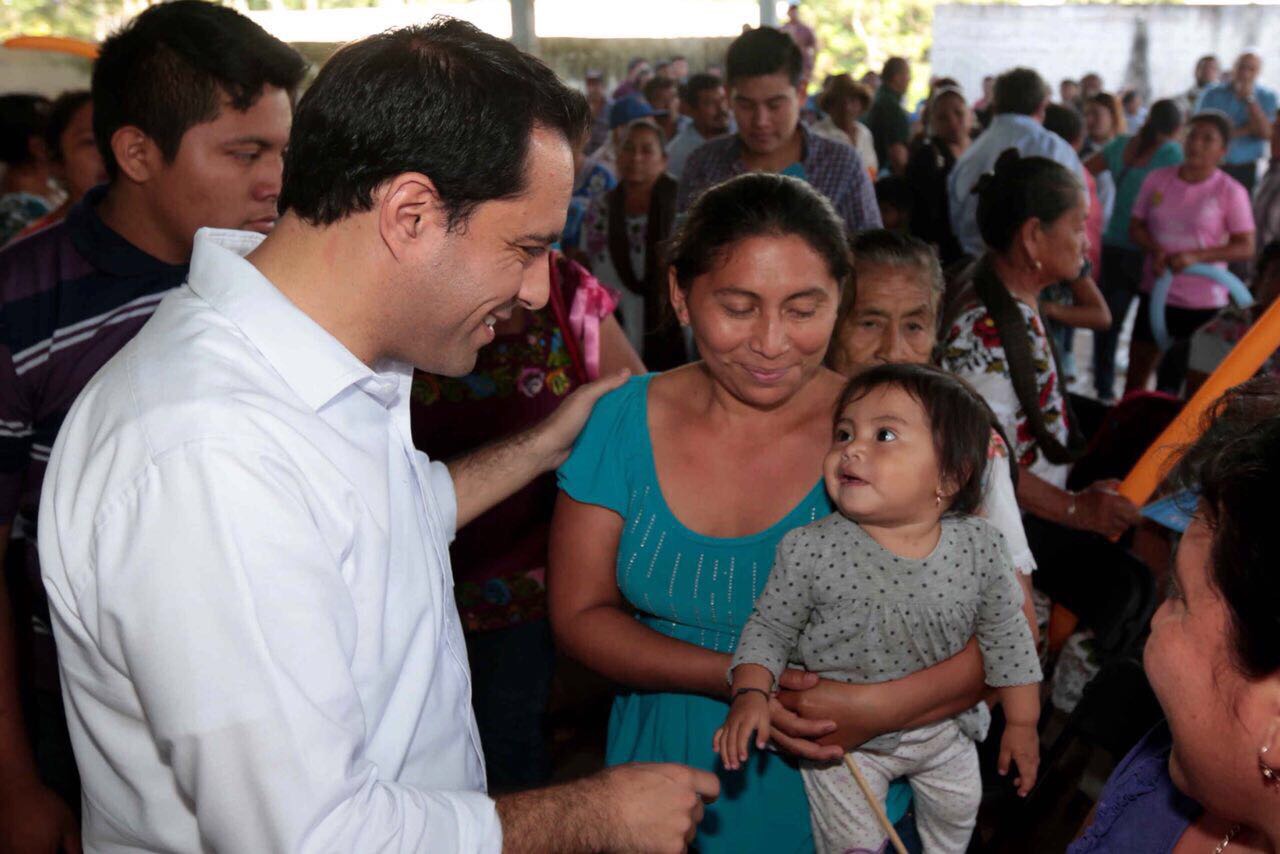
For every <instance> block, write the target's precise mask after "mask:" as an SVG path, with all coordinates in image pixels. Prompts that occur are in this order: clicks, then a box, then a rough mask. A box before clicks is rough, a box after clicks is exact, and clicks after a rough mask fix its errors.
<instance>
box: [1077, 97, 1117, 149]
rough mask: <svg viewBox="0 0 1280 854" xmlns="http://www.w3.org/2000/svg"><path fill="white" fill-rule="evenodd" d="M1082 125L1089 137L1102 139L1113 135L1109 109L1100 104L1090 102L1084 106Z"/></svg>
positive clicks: (1113, 125) (1112, 123)
mask: <svg viewBox="0 0 1280 854" xmlns="http://www.w3.org/2000/svg"><path fill="white" fill-rule="evenodd" d="M1084 126H1085V131H1086V132H1087V133H1088V134H1089V138H1090V139H1094V140H1104V139H1111V137H1113V136H1115V123H1114V122H1113V121H1112V120H1111V111H1110V110H1108V109H1107V108H1106V107H1104V106H1102V105H1101V104H1094V103H1090V104H1089V105H1088V106H1087V107H1085V108H1084Z"/></svg>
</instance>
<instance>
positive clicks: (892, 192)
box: [875, 175, 916, 216]
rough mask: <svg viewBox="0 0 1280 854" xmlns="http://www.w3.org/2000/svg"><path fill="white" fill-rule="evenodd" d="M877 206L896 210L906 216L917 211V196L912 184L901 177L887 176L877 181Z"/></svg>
mask: <svg viewBox="0 0 1280 854" xmlns="http://www.w3.org/2000/svg"><path fill="white" fill-rule="evenodd" d="M875 190H876V204H878V205H879V206H880V207H882V208H885V207H890V208H896V209H897V210H899V211H901V212H902V213H903V214H904V215H906V216H911V212H912V211H913V210H915V206H916V194H915V189H914V188H913V187H912V186H911V182H910V181H908V180H907V179H906V178H904V177H902V176H901V175H886V176H885V177H883V178H881V179H880V180H879V181H876V186H875Z"/></svg>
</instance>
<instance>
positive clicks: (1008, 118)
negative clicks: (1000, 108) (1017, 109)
mask: <svg viewBox="0 0 1280 854" xmlns="http://www.w3.org/2000/svg"><path fill="white" fill-rule="evenodd" d="M991 124H992V125H993V126H994V125H997V124H998V125H1017V126H1018V127H1022V128H1031V129H1034V130H1044V125H1042V124H1040V122H1038V121H1036V120H1035V119H1033V118H1032V117H1031V116H1024V115H1022V114H1021V113H1000V114H999V115H996V116H995V117H993V118H992V119H991Z"/></svg>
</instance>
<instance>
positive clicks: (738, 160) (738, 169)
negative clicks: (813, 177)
mask: <svg viewBox="0 0 1280 854" xmlns="http://www.w3.org/2000/svg"><path fill="white" fill-rule="evenodd" d="M796 133H798V134H800V159H799V160H797V161H796V162H797V163H799V164H800V165H801V166H804V167H805V171H808V170H809V165H810V164H809V155H810V153H812V151H813V144H812V140H813V133H812V132H811V131H810V130H809V129H808V128H807V127H805V125H804V122H796ZM744 148H746V146H744V145H743V144H742V135H741V134H736V133H735V134H734V135H733V148H732V149H731V151H730V153H731V154H732V155H733V172H734V174H735V175H741V174H742V173H744V172H747V171H750V170H748V169H747V164H746V163H745V162H744V161H743V159H742V151H743V149H744Z"/></svg>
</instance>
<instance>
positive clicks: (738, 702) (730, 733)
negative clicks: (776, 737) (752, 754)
mask: <svg viewBox="0 0 1280 854" xmlns="http://www.w3.org/2000/svg"><path fill="white" fill-rule="evenodd" d="M770 700H771V697H770V696H769V695H768V693H766V692H764V691H759V690H756V689H747V690H746V691H744V692H743V693H741V694H739V695H738V696H737V697H735V698H734V700H733V705H732V706H730V707H729V717H727V718H725V720H724V725H723V726H722V727H720V729H718V730H716V734H715V735H714V736H713V737H712V739H711V747H712V749H713V750H715V751H716V752H717V753H719V754H720V761H721V762H723V763H724V767H725V768H726V769H727V770H729V771H737V770H738V769H739V768H741V767H742V763H743V762H746V761H747V753H748V751H749V749H750V747H751V734H752V733H755V736H756V739H755V741H756V749H757V750H764V746H765V745H766V744H768V743H769V706H770Z"/></svg>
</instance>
